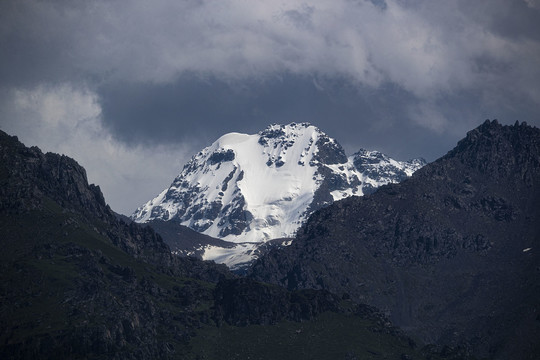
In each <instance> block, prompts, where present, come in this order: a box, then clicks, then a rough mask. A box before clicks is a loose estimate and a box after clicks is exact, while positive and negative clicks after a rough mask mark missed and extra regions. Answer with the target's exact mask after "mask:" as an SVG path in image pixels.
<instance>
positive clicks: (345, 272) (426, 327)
mask: <svg viewBox="0 0 540 360" xmlns="http://www.w3.org/2000/svg"><path fill="white" fill-rule="evenodd" d="M539 250H540V130H539V129H537V128H531V127H529V126H527V125H526V124H525V123H523V124H518V123H516V124H515V125H514V126H501V125H500V124H499V123H497V122H496V121H493V122H490V121H486V122H485V123H484V124H482V125H481V126H479V127H478V128H477V129H474V130H472V131H470V132H469V133H468V134H467V137H466V138H465V139H463V140H462V141H460V142H459V143H458V145H457V146H456V148H455V149H453V150H452V151H450V152H449V153H448V154H447V155H446V156H444V157H442V158H441V159H439V160H437V161H435V162H433V163H431V164H428V165H426V166H425V167H423V168H422V169H420V170H419V171H417V172H416V173H415V174H414V175H413V176H412V177H411V178H410V179H408V180H405V181H403V182H401V183H400V184H392V185H388V186H384V187H381V188H380V189H379V190H378V191H377V192H376V193H374V194H372V195H368V196H364V197H362V198H358V197H352V198H347V199H344V200H342V201H339V202H336V203H334V204H333V205H331V206H329V207H327V208H324V209H321V210H320V211H318V212H316V213H315V214H314V215H313V216H312V217H311V218H310V219H309V220H308V222H307V223H306V225H305V226H304V227H303V228H302V229H301V230H300V231H299V232H298V236H297V239H296V240H295V241H294V242H293V243H292V245H291V246H290V247H287V248H284V249H281V250H275V251H272V252H270V253H269V254H267V255H266V256H264V257H262V258H260V259H259V260H257V261H256V262H255V264H254V266H253V269H252V276H253V277H254V278H256V279H259V280H263V281H269V282H274V283H278V284H281V285H284V286H287V287H288V288H290V289H298V288H315V289H327V290H330V291H332V292H335V293H348V294H350V295H351V297H352V298H353V299H355V300H357V301H361V302H366V303H368V304H370V305H373V306H377V307H378V308H380V309H381V310H383V311H385V312H386V313H387V314H388V315H389V316H390V318H391V319H392V320H393V321H394V322H395V323H396V324H398V325H399V326H400V327H402V328H403V329H405V330H407V331H408V332H409V334H413V335H415V336H418V337H420V338H421V339H423V340H424V341H427V342H436V343H439V344H467V346H468V347H469V348H470V349H472V351H474V353H475V354H477V355H478V356H487V357H489V358H500V359H506V358H523V359H525V358H538V357H539V356H540V345H539V343H538V341H537V339H538V338H540V321H539V319H540V318H539V317H538V315H537V314H538V313H539V312H540V307H539V306H540V268H539V267H538V264H540V251H539Z"/></svg>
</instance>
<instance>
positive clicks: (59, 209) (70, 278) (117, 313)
mask: <svg viewBox="0 0 540 360" xmlns="http://www.w3.org/2000/svg"><path fill="white" fill-rule="evenodd" d="M0 245H1V246H2V251H1V252H0V324H2V326H1V327H0V358H2V359H117V360H122V359H200V358H209V357H210V358H218V357H219V358H223V356H222V354H223V353H224V352H223V350H222V349H223V346H226V349H227V350H226V351H227V352H228V354H229V353H230V354H232V355H231V356H234V358H239V359H248V358H250V357H251V358H252V356H253V355H252V354H253V353H255V354H257V353H262V352H263V351H265V349H267V347H266V346H265V344H268V343H270V344H274V343H276V341H281V339H283V338H289V342H288V343H286V344H283V345H282V346H281V347H280V349H281V351H283V352H284V353H286V354H287V355H288V356H289V357H290V358H301V357H302V356H303V355H302V354H303V351H302V348H303V346H304V345H306V344H308V343H309V341H310V340H311V339H313V337H315V336H318V340H320V344H321V346H324V344H325V343H326V344H327V345H328V346H331V345H332V344H335V343H336V341H338V340H339V339H340V338H341V336H342V335H343V334H342V333H340V332H338V331H330V330H328V327H329V325H332V326H333V328H332V330H333V329H334V328H335V327H340V328H343V327H344V326H345V327H346V328H349V327H351V326H353V327H354V328H355V329H356V331H355V333H354V334H352V335H351V334H350V335H349V338H350V339H351V344H349V345H347V346H345V345H344V346H343V347H342V348H341V349H339V350H340V351H341V352H343V353H344V354H345V353H347V352H349V353H351V354H352V353H354V354H358V355H359V356H362V355H363V354H370V356H371V357H372V358H375V359H383V358H388V357H391V358H397V357H400V356H401V357H403V356H408V357H414V358H423V359H426V358H433V356H434V355H435V356H437V354H435V353H433V352H432V351H429V349H427V350H426V351H427V352H425V353H424V351H422V350H420V349H418V348H416V347H415V346H414V343H413V342H412V340H410V339H409V338H407V337H406V336H404V335H403V334H402V333H401V332H400V331H399V330H398V329H396V328H395V327H393V326H392V325H391V324H390V323H389V322H388V321H387V320H386V318H385V317H384V316H383V315H381V314H379V313H378V312H377V311H376V310H375V309H373V308H371V307H368V306H365V305H356V304H354V303H352V302H351V301H350V300H343V299H341V297H338V296H336V295H333V294H330V293H328V292H326V291H311V290H307V291H306V290H304V291H294V292H290V291H287V290H286V289H283V288H280V287H278V286H273V285H269V284H262V283H258V282H255V281H253V280H249V279H237V278H234V277H233V275H232V274H231V273H229V272H228V270H227V269H226V267H225V266H223V265H216V264H214V263H209V262H203V261H200V260H197V259H194V258H187V257H183V258H180V257H177V256H173V255H172V254H171V251H170V249H169V248H168V247H167V246H166V245H165V244H164V243H163V241H162V240H161V238H160V236H158V235H157V234H156V233H155V232H154V231H153V230H152V229H150V228H148V227H142V226H140V225H138V224H134V223H132V224H126V223H125V222H123V221H121V220H119V219H118V217H117V216H116V215H115V214H114V213H113V212H112V211H111V210H110V209H109V207H108V206H107V205H106V204H105V201H104V199H103V196H102V194H101V192H100V191H99V188H98V187H97V186H94V185H89V184H88V183H87V181H86V174H85V171H84V169H83V168H82V167H80V166H79V165H78V164H77V163H76V162H75V161H74V160H73V159H70V158H68V157H65V156H59V155H56V154H51V153H48V154H43V153H41V151H40V150H39V149H38V148H35V147H34V148H27V147H25V146H24V145H23V144H21V143H19V142H18V141H17V139H16V138H15V137H10V136H8V135H6V134H5V133H3V132H1V131H0ZM263 325H264V326H263ZM270 325H274V326H270ZM297 328H301V335H300V333H296V332H295V333H294V334H295V336H296V337H297V338H296V339H290V336H291V329H295V330H296V329H297ZM209 334H210V336H211V334H219V336H222V337H223V338H225V339H228V341H229V342H230V343H229V344H226V345H225V344H223V343H222V342H221V341H220V339H221V338H219V339H213V340H214V341H209V339H208V337H207V336H209ZM246 334H249V335H248V336H256V337H255V338H256V339H259V340H263V341H264V343H263V344H261V342H253V343H250V344H247V345H248V346H245V345H244V344H245V341H246V337H245V336H246ZM209 353H210V354H209ZM269 356H270V357H269ZM260 358H271V354H270V355H269V354H268V353H265V354H263V356H261V357H260ZM320 358H322V359H324V358H328V359H330V358H332V357H331V356H321V357H320ZM436 358H440V357H438V356H437V357H436Z"/></svg>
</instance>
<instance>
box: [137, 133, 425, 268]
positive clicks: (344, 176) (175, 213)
mask: <svg viewBox="0 0 540 360" xmlns="http://www.w3.org/2000/svg"><path fill="white" fill-rule="evenodd" d="M423 164H424V162H423V160H413V161H411V162H398V161H395V160H392V159H389V158H388V157H386V156H384V155H383V154H380V153H378V152H370V151H366V150H362V151H360V152H358V153H356V154H354V155H353V156H351V157H350V158H347V156H346V155H345V153H344V151H343V149H342V148H341V146H340V145H339V144H338V143H337V142H336V141H335V140H334V139H331V138H329V137H328V136H327V135H326V134H324V133H323V132H322V131H320V130H319V129H318V128H316V127H314V126H312V125H310V124H307V123H303V124H295V123H293V124H289V125H285V126H284V125H272V126H270V127H268V128H267V129H265V130H263V131H261V132H260V133H258V134H255V135H246V134H238V133H231V134H227V135H224V136H222V137H221V138H219V139H218V140H217V141H216V142H214V143H213V144H212V145H211V146H209V147H207V148H205V149H203V150H202V151H201V152H199V153H198V154H197V155H195V156H194V157H193V158H192V159H191V161H190V162H189V163H188V164H186V166H185V167H184V169H183V170H182V172H181V173H180V175H178V176H177V177H176V179H175V180H174V181H173V183H172V185H171V186H170V187H169V188H168V189H165V190H164V191H163V192H162V193H161V194H160V195H158V196H157V197H156V198H155V199H153V200H151V201H149V202H148V203H146V204H145V205H143V206H142V207H140V208H139V209H137V211H136V212H135V213H134V214H133V215H132V218H133V219H134V220H135V221H136V222H141V223H144V222H147V221H151V220H156V219H158V220H164V221H171V220H174V221H176V222H178V223H180V224H182V225H185V226H188V227H190V228H192V229H194V230H196V231H199V232H202V233H204V234H206V235H210V236H212V237H218V238H221V239H223V240H227V241H230V242H234V243H260V242H265V241H268V240H270V239H276V238H284V237H290V236H292V235H293V234H294V233H295V231H296V230H297V229H298V228H299V227H300V225H301V224H303V223H304V222H305V220H306V219H307V218H308V216H309V215H310V214H312V213H313V212H314V211H315V210H317V209H320V208H321V207H323V206H326V205H328V204H330V203H332V202H333V201H335V200H339V199H342V198H344V197H347V196H351V195H362V194H364V192H366V193H369V192H372V191H373V189H374V188H376V187H377V186H380V185H383V184H386V183H389V182H397V181H400V180H402V179H403V178H405V177H407V176H410V175H411V174H412V173H413V172H414V171H415V170H417V169H418V168H420V167H421V166H422V165H423ZM243 247H245V248H248V250H246V249H243V250H242V246H236V247H235V249H236V250H229V251H240V252H243V253H245V252H246V251H252V250H254V249H255V248H256V245H247V244H244V245H243ZM239 249H240V250H239ZM221 252H222V249H216V248H211V247H210V248H208V249H207V250H206V253H205V255H204V258H205V259H219V256H220V255H221ZM225 258H226V259H227V260H224V261H225V262H226V263H227V264H229V265H232V264H235V263H240V262H242V261H248V260H249V259H250V258H251V256H250V255H247V256H240V255H239V256H237V257H232V256H229V257H225Z"/></svg>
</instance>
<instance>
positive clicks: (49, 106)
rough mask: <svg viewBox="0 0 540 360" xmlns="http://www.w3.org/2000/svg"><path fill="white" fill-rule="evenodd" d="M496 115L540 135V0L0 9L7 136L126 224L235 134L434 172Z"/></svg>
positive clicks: (62, 4) (110, 2) (1, 118)
mask: <svg viewBox="0 0 540 360" xmlns="http://www.w3.org/2000/svg"><path fill="white" fill-rule="evenodd" d="M488 118H489V119H495V118H496V119H499V121H500V122H502V123H504V124H512V123H514V122H515V121H516V120H519V121H520V122H521V121H526V122H528V123H529V124H532V125H535V126H540V0H474V1H471V0H465V1H461V0H456V1H452V0H444V1H442V0H441V1H438V0H409V1H406V0H386V1H384V0H371V1H369V0H302V1H296V0H288V1H279V0H264V1H257V0H154V1H147V0H135V1H127V0H118V1H115V0H106V1H99V0H93V1H86V0H80V1H79V0H66V1H62V0H56V1H53V0H24V1H21V0H2V1H0V129H2V130H4V131H6V132H8V133H9V134H11V135H17V136H18V137H19V139H20V140H21V141H23V142H24V143H25V144H26V145H28V146H31V145H37V146H39V147H40V148H41V149H42V150H44V151H53V152H58V153H63V154H66V155H68V156H71V157H73V158H75V159H76V160H77V161H78V162H79V163H80V164H81V165H83V166H84V167H85V168H86V169H87V172H88V177H89V180H90V182H94V183H96V184H98V185H100V186H101V188H102V190H103V192H104V194H105V197H106V199H107V201H108V203H109V204H110V205H111V207H112V208H113V209H114V210H116V211H118V212H121V213H125V214H130V213H131V212H133V211H134V210H135V208H136V207H138V206H139V205H141V204H142V203H144V202H146V201H147V200H150V199H151V198H153V197H154V196H155V195H157V194H158V193H159V192H160V191H161V190H162V189H164V188H165V187H167V186H168V185H169V184H170V183H171V181H172V179H173V178H174V176H175V175H177V174H178V173H179V172H180V170H181V168H182V166H183V165H184V164H185V162H186V161H188V160H189V158H190V157H191V156H192V155H193V154H195V153H196V152H197V151H199V150H200V149H201V148H203V147H205V146H207V145H209V144H211V143H212V142H213V141H214V140H216V139H217V138H218V137H219V136H221V135H222V134H224V133H227V132H233V131H235V132H245V133H256V132H258V131H260V130H262V129H264V128H265V127H266V126H267V125H269V124H271V123H282V124H285V123H290V122H305V121H307V122H310V123H312V124H314V125H316V126H318V127H319V128H320V129H321V130H323V131H324V132H326V133H327V134H328V135H329V136H331V137H334V138H335V139H337V140H338V142H340V143H341V144H342V145H343V146H344V148H345V149H346V151H347V152H348V153H349V154H351V153H353V152H355V151H356V150H358V149H359V148H361V147H363V148H367V149H374V150H380V151H383V152H385V153H387V154H388V155H390V156H392V157H394V158H397V159H400V160H405V159H408V158H412V157H424V158H426V159H427V160H429V161H431V160H434V159H436V158H438V157H439V156H441V155H444V154H445V153H446V152H447V151H448V150H450V149H451V148H452V147H453V146H454V145H455V144H456V142H457V141H458V140H459V139H460V138H462V137H463V136H464V135H465V134H466V132H467V131H468V130H470V129H472V128H474V127H476V126H477V125H479V124H480V123H482V122H483V121H484V120H485V119H488Z"/></svg>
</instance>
